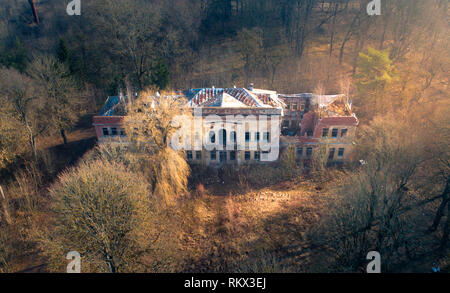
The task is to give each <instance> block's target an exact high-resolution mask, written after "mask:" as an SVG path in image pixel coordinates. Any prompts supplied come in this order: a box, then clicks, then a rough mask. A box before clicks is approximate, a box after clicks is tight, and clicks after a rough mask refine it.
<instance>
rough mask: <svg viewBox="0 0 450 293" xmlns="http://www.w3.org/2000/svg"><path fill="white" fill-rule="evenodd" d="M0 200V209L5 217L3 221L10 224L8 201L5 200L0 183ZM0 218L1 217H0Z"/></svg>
mask: <svg viewBox="0 0 450 293" xmlns="http://www.w3.org/2000/svg"><path fill="white" fill-rule="evenodd" d="M0 202H1V204H2V209H3V215H4V217H5V222H6V223H7V224H8V225H11V217H10V216H9V212H8V202H7V201H6V197H5V194H4V193H3V189H2V186H1V185H0ZM0 220H1V218H0Z"/></svg>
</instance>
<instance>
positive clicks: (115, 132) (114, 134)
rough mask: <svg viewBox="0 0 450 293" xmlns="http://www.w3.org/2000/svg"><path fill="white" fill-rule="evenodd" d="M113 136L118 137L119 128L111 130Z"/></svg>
mask: <svg viewBox="0 0 450 293" xmlns="http://www.w3.org/2000/svg"><path fill="white" fill-rule="evenodd" d="M111 135H112V136H116V135H117V128H116V127H113V128H111Z"/></svg>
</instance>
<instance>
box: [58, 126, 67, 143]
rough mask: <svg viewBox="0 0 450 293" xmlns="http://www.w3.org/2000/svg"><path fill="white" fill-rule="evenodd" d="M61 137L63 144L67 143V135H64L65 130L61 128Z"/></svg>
mask: <svg viewBox="0 0 450 293" xmlns="http://www.w3.org/2000/svg"><path fill="white" fill-rule="evenodd" d="M60 131H61V137H62V139H63V142H64V144H67V137H66V132H65V131H64V129H62V128H61V130H60Z"/></svg>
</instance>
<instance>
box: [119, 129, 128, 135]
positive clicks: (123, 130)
mask: <svg viewBox="0 0 450 293" xmlns="http://www.w3.org/2000/svg"><path fill="white" fill-rule="evenodd" d="M120 136H127V135H126V134H125V129H123V128H121V129H120Z"/></svg>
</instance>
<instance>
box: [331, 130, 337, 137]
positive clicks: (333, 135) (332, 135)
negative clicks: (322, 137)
mask: <svg viewBox="0 0 450 293" xmlns="http://www.w3.org/2000/svg"><path fill="white" fill-rule="evenodd" d="M338 131H339V129H337V128H333V131H331V137H333V138H337V136H338Z"/></svg>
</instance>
